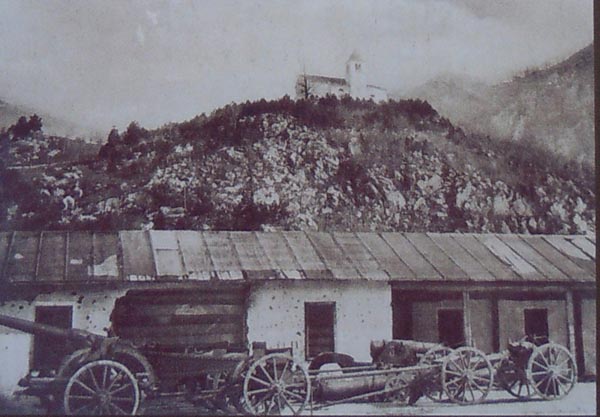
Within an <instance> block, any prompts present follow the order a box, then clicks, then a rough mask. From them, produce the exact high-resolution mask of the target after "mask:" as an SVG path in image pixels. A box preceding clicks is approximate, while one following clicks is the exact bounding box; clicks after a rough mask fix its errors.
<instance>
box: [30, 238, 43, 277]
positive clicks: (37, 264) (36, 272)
mask: <svg viewBox="0 0 600 417" xmlns="http://www.w3.org/2000/svg"><path fill="white" fill-rule="evenodd" d="M43 239H44V232H43V231H42V232H40V237H39V240H38V244H37V252H36V253H35V267H34V270H33V280H34V281H37V278H38V275H39V273H40V260H41V258H42V241H43Z"/></svg>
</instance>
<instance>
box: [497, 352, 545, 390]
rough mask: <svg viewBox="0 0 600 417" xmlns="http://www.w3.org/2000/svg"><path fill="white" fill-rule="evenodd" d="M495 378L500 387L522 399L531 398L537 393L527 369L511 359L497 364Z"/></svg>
mask: <svg viewBox="0 0 600 417" xmlns="http://www.w3.org/2000/svg"><path fill="white" fill-rule="evenodd" d="M494 379H495V380H496V381H497V384H498V386H499V387H500V388H502V389H504V390H506V391H507V392H508V393H509V394H510V395H512V396H513V397H516V398H519V399H521V400H526V399H529V398H531V397H533V395H534V394H535V391H534V390H533V387H532V386H531V384H530V383H529V380H528V378H527V373H526V369H524V368H520V367H519V366H517V365H516V364H515V363H514V362H512V361H511V360H509V359H503V360H502V361H501V362H500V363H499V364H498V365H497V368H496V376H495V377H494Z"/></svg>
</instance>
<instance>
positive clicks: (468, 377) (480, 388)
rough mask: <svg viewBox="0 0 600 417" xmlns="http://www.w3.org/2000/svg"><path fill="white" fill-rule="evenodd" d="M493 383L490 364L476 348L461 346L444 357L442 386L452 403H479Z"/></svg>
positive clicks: (492, 372)
mask: <svg viewBox="0 0 600 417" xmlns="http://www.w3.org/2000/svg"><path fill="white" fill-rule="evenodd" d="M493 383H494V371H493V368H492V364H491V363H490V361H489V360H488V358H487V357H486V356H485V354H484V353H483V352H481V351H480V350H478V349H474V348H471V347H462V348H459V349H457V350H455V351H454V352H452V353H451V354H450V355H448V356H447V357H446V358H445V359H444V362H443V364H442V386H443V388H444V393H445V394H446V395H447V396H448V398H449V399H450V401H452V402H454V403H457V404H477V403H480V402H481V401H483V400H484V399H485V397H487V395H488V393H489V392H490V390H491V389H492V384H493Z"/></svg>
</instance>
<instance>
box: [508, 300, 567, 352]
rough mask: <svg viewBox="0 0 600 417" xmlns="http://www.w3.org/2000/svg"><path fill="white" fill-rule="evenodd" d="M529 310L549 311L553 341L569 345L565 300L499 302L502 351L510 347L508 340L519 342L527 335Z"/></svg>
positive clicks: (549, 327)
mask: <svg viewBox="0 0 600 417" xmlns="http://www.w3.org/2000/svg"><path fill="white" fill-rule="evenodd" d="M527 308H547V309H548V333H549V338H550V340H551V341H553V342H556V343H559V344H561V345H563V346H567V345H568V333H567V310H566V303H565V301H563V300H526V301H517V300H499V301H498V316H499V322H500V333H499V335H500V350H504V349H506V348H507V347H508V340H509V339H510V340H518V339H520V338H522V337H523V336H524V333H525V317H524V314H523V311H524V310H525V309H527Z"/></svg>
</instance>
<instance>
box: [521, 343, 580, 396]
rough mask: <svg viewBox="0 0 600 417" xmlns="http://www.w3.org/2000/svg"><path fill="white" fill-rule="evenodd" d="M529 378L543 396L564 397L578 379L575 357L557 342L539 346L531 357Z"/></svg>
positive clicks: (528, 367)
mask: <svg viewBox="0 0 600 417" xmlns="http://www.w3.org/2000/svg"><path fill="white" fill-rule="evenodd" d="M527 379H528V380H529V383H530V384H531V385H532V386H533V389H534V390H535V392H537V393H538V394H539V395H540V396H541V397H542V398H544V399H546V400H555V399H558V398H562V397H564V396H565V395H567V394H568V393H569V392H570V391H571V390H572V389H573V386H574V385H575V381H576V380H577V365H576V364H575V359H574V358H573V355H571V352H569V351H568V350H567V348H565V347H564V346H561V345H558V344H556V343H546V344H545V345H542V346H538V347H536V348H535V349H534V351H533V353H532V354H531V357H530V358H529V363H528V364H527Z"/></svg>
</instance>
